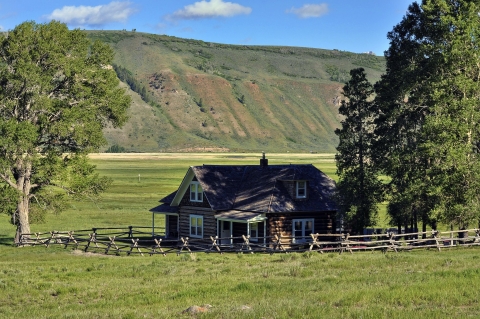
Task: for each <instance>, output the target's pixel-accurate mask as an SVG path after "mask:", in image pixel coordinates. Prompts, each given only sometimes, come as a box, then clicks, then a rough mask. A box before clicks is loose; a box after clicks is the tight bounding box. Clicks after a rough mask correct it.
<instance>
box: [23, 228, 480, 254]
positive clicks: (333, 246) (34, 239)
mask: <svg viewBox="0 0 480 319" xmlns="http://www.w3.org/2000/svg"><path fill="white" fill-rule="evenodd" d="M146 228H148V229H150V230H151V227H141V226H129V227H128V228H124V229H121V228H92V229H91V230H78V231H50V232H43V233H31V234H22V235H21V240H20V244H19V246H27V245H28V246H37V245H42V246H46V247H49V246H51V245H62V246H64V248H67V247H70V248H73V249H81V250H83V251H85V252H88V251H90V252H95V253H103V254H115V255H121V254H126V255H130V254H141V255H150V256H151V255H163V256H166V255H167V254H171V253H175V254H177V255H180V254H182V253H193V252H205V253H212V252H214V253H232V252H234V253H269V254H273V253H288V252H318V253H327V252H337V253H340V254H341V253H343V252H349V253H353V252H355V251H368V250H370V251H376V250H378V251H382V252H384V253H386V252H387V251H393V252H399V251H406V250H414V249H427V248H428V249H436V250H438V251H441V250H442V249H445V248H452V247H458V246H462V247H468V246H479V245H480V229H467V230H459V231H445V232H439V231H435V230H432V231H427V232H416V233H408V234H395V233H392V232H391V233H385V234H370V235H355V236H351V235H349V234H311V235H310V236H307V237H303V238H298V237H296V238H292V237H287V236H281V235H275V236H273V237H259V238H252V237H250V236H246V235H242V236H240V237H227V238H219V237H217V236H215V237H212V236H211V237H210V238H207V239H205V238H204V239H197V238H189V237H180V238H179V239H170V238H164V237H162V236H160V235H155V236H152V232H145V231H142V229H146ZM155 234H162V231H158V232H156V233H155Z"/></svg>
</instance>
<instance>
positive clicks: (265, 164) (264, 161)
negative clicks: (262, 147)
mask: <svg viewBox="0 0 480 319" xmlns="http://www.w3.org/2000/svg"><path fill="white" fill-rule="evenodd" d="M260 167H262V168H265V167H268V159H266V158H265V152H262V158H261V159H260Z"/></svg>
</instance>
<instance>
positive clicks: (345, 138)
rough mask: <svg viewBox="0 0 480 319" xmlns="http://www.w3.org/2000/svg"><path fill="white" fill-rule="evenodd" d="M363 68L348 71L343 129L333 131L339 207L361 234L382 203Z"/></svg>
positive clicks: (369, 92) (372, 222)
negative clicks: (373, 151) (373, 152)
mask: <svg viewBox="0 0 480 319" xmlns="http://www.w3.org/2000/svg"><path fill="white" fill-rule="evenodd" d="M364 71H365V70H364V69H363V68H359V69H353V70H351V71H350V76H351V79H350V80H349V81H348V82H347V84H346V85H345V86H344V87H343V95H344V96H345V97H346V98H347V99H348V100H342V103H341V106H340V108H339V113H340V114H341V115H343V116H344V119H343V120H342V122H341V124H342V127H341V128H340V129H337V130H336V131H335V134H337V135H338V137H339V140H340V143H339V145H338V147H337V152H338V153H337V155H336V156H335V160H336V163H337V175H338V177H339V182H338V204H339V206H340V208H341V213H342V214H343V215H344V218H345V219H346V220H345V221H346V223H347V225H349V228H351V229H352V230H353V232H354V233H361V234H362V233H363V229H364V228H365V227H370V226H373V225H375V223H376V218H377V215H378V207H377V204H378V203H380V202H381V201H382V199H383V198H382V183H381V182H380V180H379V179H378V170H377V168H376V167H375V166H374V165H373V160H372V158H373V154H372V141H373V134H372V133H373V128H374V125H373V120H374V118H375V116H374V113H373V109H372V103H371V102H370V101H368V99H369V98H370V97H371V95H372V94H373V86H372V85H371V84H370V82H369V81H368V80H367V78H366V75H365V72H364Z"/></svg>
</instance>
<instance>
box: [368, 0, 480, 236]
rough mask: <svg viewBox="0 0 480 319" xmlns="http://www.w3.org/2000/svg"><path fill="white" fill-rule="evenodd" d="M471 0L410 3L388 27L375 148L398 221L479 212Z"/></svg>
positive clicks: (475, 32)
mask: <svg viewBox="0 0 480 319" xmlns="http://www.w3.org/2000/svg"><path fill="white" fill-rule="evenodd" d="M478 3H479V2H478V1H469V0H424V1H422V4H421V5H419V4H418V3H413V4H412V5H410V7H409V9H408V13H407V15H406V16H405V17H404V18H403V20H402V21H401V22H400V23H399V24H398V25H397V26H395V27H394V29H393V30H392V31H391V32H390V33H389V34H388V38H389V40H390V48H389V49H388V51H387V52H386V54H385V57H386V61H387V72H386V74H385V75H384V76H382V79H381V81H380V82H379V83H378V84H377V85H376V93H377V97H376V105H377V106H378V110H377V112H378V114H379V118H378V120H377V122H376V123H377V128H376V131H375V132H376V136H377V139H378V143H377V144H376V146H375V149H376V152H375V154H376V155H377V157H376V163H377V165H379V166H380V167H381V168H382V170H383V172H384V173H385V174H386V175H388V176H389V177H390V178H391V183H390V186H391V187H390V190H391V192H390V196H391V201H390V205H389V212H390V214H391V216H392V219H394V220H396V221H397V222H398V221H399V220H401V219H403V218H405V217H406V216H408V215H409V217H406V218H407V219H410V222H411V224H412V225H414V226H416V222H417V220H418V219H421V220H423V224H424V226H423V228H424V230H425V228H426V224H427V223H430V224H434V222H435V221H436V220H439V221H442V222H444V223H454V224H457V225H458V226H460V227H464V226H466V225H468V224H469V223H472V222H477V221H478V219H479V217H480V210H479V209H478V208H479V198H478V195H477V189H478V187H479V186H480V185H479V181H480V165H479V164H480V162H479V157H478V153H479V152H478V141H479V134H480V130H479V129H480V127H479V123H480V105H479V103H478V101H479V98H480V82H479V81H478V74H480V65H479V64H478V61H479V50H478V48H479V44H480V38H479V36H480V18H479V15H478V12H479V11H480V7H479V5H478ZM398 207H401V208H402V211H400V210H397V209H396V208H398ZM405 210H406V211H407V213H408V214H406V211H405ZM402 216H403V217H402ZM403 222H406V223H408V221H405V220H403Z"/></svg>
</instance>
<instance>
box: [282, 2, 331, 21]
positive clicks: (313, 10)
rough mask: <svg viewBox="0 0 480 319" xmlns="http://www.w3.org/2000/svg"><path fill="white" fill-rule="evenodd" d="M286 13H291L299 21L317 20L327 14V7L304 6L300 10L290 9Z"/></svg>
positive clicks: (321, 4)
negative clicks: (299, 19)
mask: <svg viewBox="0 0 480 319" xmlns="http://www.w3.org/2000/svg"><path fill="white" fill-rule="evenodd" d="M286 12H287V13H293V14H295V15H296V16H297V17H299V18H301V19H307V18H318V17H321V16H323V15H325V14H327V13H328V5H327V4H326V3H320V4H304V5H303V7H301V8H293V7H292V8H291V9H290V10H287V11H286Z"/></svg>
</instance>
